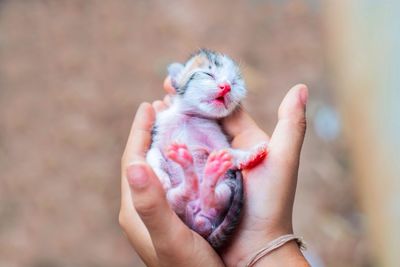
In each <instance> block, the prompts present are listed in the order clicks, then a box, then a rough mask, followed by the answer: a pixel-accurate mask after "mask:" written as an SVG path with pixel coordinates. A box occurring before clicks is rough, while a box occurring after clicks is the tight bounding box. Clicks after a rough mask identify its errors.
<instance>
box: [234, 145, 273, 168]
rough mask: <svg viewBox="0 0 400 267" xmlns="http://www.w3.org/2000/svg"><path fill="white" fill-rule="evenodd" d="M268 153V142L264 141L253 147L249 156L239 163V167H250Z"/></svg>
mask: <svg viewBox="0 0 400 267" xmlns="http://www.w3.org/2000/svg"><path fill="white" fill-rule="evenodd" d="M267 155H268V143H267V142H264V143H261V144H259V145H258V146H256V147H255V149H254V151H253V152H252V153H251V155H250V157H249V158H247V159H246V160H245V161H243V162H241V163H240V164H239V169H240V170H243V169H251V168H254V167H255V166H257V165H258V164H260V163H261V162H262V161H263V160H264V159H265V158H266V157H267Z"/></svg>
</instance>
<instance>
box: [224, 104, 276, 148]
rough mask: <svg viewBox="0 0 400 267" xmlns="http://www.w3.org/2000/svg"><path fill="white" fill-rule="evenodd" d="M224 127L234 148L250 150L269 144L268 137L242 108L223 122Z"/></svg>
mask: <svg viewBox="0 0 400 267" xmlns="http://www.w3.org/2000/svg"><path fill="white" fill-rule="evenodd" d="M222 125H223V127H224V129H225V131H226V132H227V134H228V135H229V136H231V137H232V138H233V139H232V147H233V148H238V149H248V148H251V147H253V146H254V145H257V144H259V143H261V142H268V140H269V137H268V135H267V134H266V133H265V132H264V131H263V130H261V129H260V127H258V125H257V124H256V122H255V121H254V120H253V119H252V118H251V117H250V115H249V114H247V113H246V112H245V111H244V110H243V109H242V108H240V109H238V110H236V111H235V112H234V113H232V114H231V115H229V116H228V117H226V118H224V119H223V120H222Z"/></svg>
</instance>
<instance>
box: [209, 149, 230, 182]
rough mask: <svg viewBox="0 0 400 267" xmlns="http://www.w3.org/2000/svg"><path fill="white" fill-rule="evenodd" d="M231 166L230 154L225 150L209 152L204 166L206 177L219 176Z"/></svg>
mask: <svg viewBox="0 0 400 267" xmlns="http://www.w3.org/2000/svg"><path fill="white" fill-rule="evenodd" d="M230 167H232V156H231V155H230V154H229V152H228V151H226V150H220V151H216V152H213V153H211V154H210V156H209V157H208V159H207V163H206V166H205V171H204V172H205V175H206V177H210V176H211V177H220V176H222V175H224V174H225V173H226V172H227V171H228V169H229V168H230Z"/></svg>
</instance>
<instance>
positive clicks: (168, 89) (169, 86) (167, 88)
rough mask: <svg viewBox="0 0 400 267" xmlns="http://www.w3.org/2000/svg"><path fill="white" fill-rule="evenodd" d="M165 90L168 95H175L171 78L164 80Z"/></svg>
mask: <svg viewBox="0 0 400 267" xmlns="http://www.w3.org/2000/svg"><path fill="white" fill-rule="evenodd" d="M164 90H165V91H166V92H167V93H168V94H175V88H174V87H173V86H172V83H171V78H170V77H169V76H168V77H167V78H165V80H164Z"/></svg>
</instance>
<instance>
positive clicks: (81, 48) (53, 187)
mask: <svg viewBox="0 0 400 267" xmlns="http://www.w3.org/2000/svg"><path fill="white" fill-rule="evenodd" d="M175 2H176V4H174V3H175ZM217 2H218V3H217ZM196 3H197V4H196ZM319 3H320V2H319V1H311V0H308V1H305V0H303V1H301V0H295V1H272V0H269V1H266V0H264V1H262V0H252V1H248V2H244V1H229V0H225V1H209V2H207V3H205V2H204V1H203V2H199V1H182V2H179V3H178V1H161V0H158V1H156V0H153V1H144V0H141V1H139V0H138V1H128V0H126V1H78V0H74V1H72V0H71V1H67V0H64V1H62V0H58V1H39V0H37V1H33V0H32V1H19V0H16V1H5V0H2V1H0V169H1V179H0V267H3V266H4V267H14V266H32V267H33V266H34V267H45V266H48V267H50V266H56V267H58V266H60V267H61V266H76V267H81V266H85V267H91V266H93V267H94V266H99V267H100V266H121V267H123V266H141V263H140V260H138V258H137V256H136V255H135V253H134V252H133V250H132V249H131V247H130V246H129V244H128V242H127V241H126V239H125V237H124V235H123V234H122V233H121V230H120V228H119V226H118V222H117V221H118V220H117V217H118V208H119V196H120V193H119V186H120V185H119V183H120V181H119V179H120V178H119V171H120V170H119V164H120V157H121V154H122V151H123V148H124V145H125V144H124V143H125V140H126V137H127V134H128V130H129V128H130V123H131V121H132V118H133V115H134V112H135V110H136V108H137V106H138V104H139V103H140V102H142V101H144V100H146V101H152V100H154V99H157V98H160V97H161V96H162V90H161V84H162V80H163V78H164V75H165V69H166V66H167V64H168V63H170V62H172V61H176V60H181V61H182V60H184V59H185V58H186V56H187V55H188V54H189V53H190V52H192V51H193V50H195V49H197V48H199V47H208V48H212V49H215V50H218V51H223V52H226V53H227V54H229V55H231V56H232V57H234V58H235V59H237V60H239V61H240V62H241V64H242V65H243V69H244V72H245V78H246V80H247V83H248V87H249V90H250V96H249V98H248V101H247V108H248V109H249V111H250V112H251V114H253V115H254V117H255V118H256V119H257V121H258V122H259V123H260V124H261V125H262V126H263V127H264V128H265V129H266V130H267V131H268V132H269V133H270V132H271V131H272V130H273V127H274V124H275V121H276V110H277V108H278V106H279V103H280V100H281V99H282V97H283V96H284V94H285V92H286V91H287V90H288V88H289V87H290V86H291V85H293V84H295V83H298V82H303V83H306V84H308V85H309V87H310V89H311V92H310V94H311V100H310V104H309V108H308V116H309V122H310V123H309V131H308V135H307V137H306V141H305V145H304V152H303V158H302V164H301V170H300V177H299V179H300V181H299V191H298V195H297V202H296V205H295V226H296V232H298V233H300V234H301V235H303V236H304V237H305V239H306V240H307V241H308V243H309V247H310V248H311V250H312V251H313V252H314V253H316V254H317V255H319V256H320V257H321V258H322V259H323V261H324V262H325V263H326V266H335V267H336V266H337V267H344V266H353V267H357V266H370V265H369V258H368V254H367V248H366V245H365V244H366V241H365V237H364V230H365V229H364V225H363V222H364V220H363V216H362V214H361V213H360V212H359V211H358V210H357V203H356V201H355V196H354V191H353V188H352V179H351V176H350V174H349V168H350V167H351V163H350V162H348V159H347V157H346V142H345V141H343V140H342V137H341V136H339V137H338V138H337V139H335V140H334V141H332V142H326V141H323V140H322V139H320V138H318V136H317V135H316V134H315V132H314V127H313V119H314V116H315V114H316V113H317V112H318V109H319V108H320V107H321V106H324V105H326V104H330V105H331V104H334V101H333V100H332V96H334V93H335V92H334V89H332V88H331V86H330V84H329V68H328V67H327V66H326V64H325V62H324V58H325V56H324V54H325V51H324V45H323V44H324V42H325V41H326V39H325V38H324V32H323V26H322V25H323V21H322V7H321V6H320V4H319ZM250 104H251V105H250Z"/></svg>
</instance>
